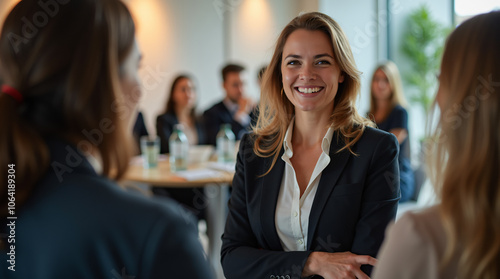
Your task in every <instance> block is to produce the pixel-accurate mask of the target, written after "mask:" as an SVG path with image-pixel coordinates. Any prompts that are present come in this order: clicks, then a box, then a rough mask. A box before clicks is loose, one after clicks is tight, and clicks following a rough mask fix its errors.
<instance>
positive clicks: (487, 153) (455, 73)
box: [374, 12, 500, 279]
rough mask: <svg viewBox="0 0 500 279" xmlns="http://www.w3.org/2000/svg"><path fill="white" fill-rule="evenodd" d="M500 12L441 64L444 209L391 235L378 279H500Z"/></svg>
mask: <svg viewBox="0 0 500 279" xmlns="http://www.w3.org/2000/svg"><path fill="white" fill-rule="evenodd" d="M498 34H500V12H491V13H488V14H482V15H478V16H476V17H473V18H472V19H469V20H467V21H466V22H464V23H462V24H461V25H460V26H459V27H458V28H457V29H456V30H455V31H454V32H453V33H452V34H451V35H450V37H449V38H448V41H447V43H446V48H445V51H444V55H443V60H442V64H441V74H440V77H439V91H438V94H437V98H436V99H437V104H438V105H439V108H440V111H441V116H440V121H439V125H438V128H437V130H436V135H435V142H436V145H435V146H434V149H432V150H431V152H430V155H431V156H432V158H433V161H432V162H433V166H432V171H431V174H432V176H431V177H433V179H434V183H435V185H436V187H437V190H438V194H439V195H440V197H441V204H439V205H437V206H434V207H432V208H430V209H427V210H425V211H423V212H421V213H408V214H406V215H404V216H403V217H402V218H401V220H399V221H398V222H397V223H396V224H395V225H394V226H393V227H391V229H390V230H389V233H388V236H387V238H386V239H387V240H386V243H384V246H383V249H382V251H381V254H380V257H379V264H378V266H377V268H376V270H375V274H374V278H380V279H391V278H398V279H405V278H426V279H433V278H466V279H479V278H481V279H497V278H500V176H499V173H500V133H499V130H500V126H499V123H500V122H499V120H500V52H499V51H498V50H499V49H500V36H498Z"/></svg>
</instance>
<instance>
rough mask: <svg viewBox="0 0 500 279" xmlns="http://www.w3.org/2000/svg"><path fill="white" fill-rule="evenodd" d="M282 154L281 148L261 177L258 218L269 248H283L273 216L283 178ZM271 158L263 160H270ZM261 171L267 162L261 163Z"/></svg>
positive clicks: (266, 165) (283, 164)
mask: <svg viewBox="0 0 500 279" xmlns="http://www.w3.org/2000/svg"><path fill="white" fill-rule="evenodd" d="M282 155H283V150H281V152H280V155H279V157H278V159H277V160H276V163H275V164H274V166H273V168H272V169H271V171H270V172H269V173H268V174H267V175H266V176H264V177H263V178H262V185H261V187H262V191H261V203H260V220H261V224H262V231H263V232H264V237H265V238H266V241H267V243H268V245H269V247H270V249H271V250H275V251H278V250H283V247H282V246H281V242H280V239H279V236H278V233H277V231H276V225H275V222H274V220H275V218H274V216H275V215H276V204H277V203H278V195H279V191H280V188H281V181H282V179H283V172H284V170H285V162H283V160H282V159H281V156H282ZM271 160H272V158H269V160H265V162H271ZM262 166H263V168H262V170H263V171H267V168H268V167H269V165H268V164H262Z"/></svg>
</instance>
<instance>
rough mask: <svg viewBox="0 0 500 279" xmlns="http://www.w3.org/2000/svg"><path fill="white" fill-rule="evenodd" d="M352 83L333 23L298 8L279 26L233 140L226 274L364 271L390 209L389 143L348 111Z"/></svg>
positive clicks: (393, 184)
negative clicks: (250, 122) (255, 101)
mask: <svg viewBox="0 0 500 279" xmlns="http://www.w3.org/2000/svg"><path fill="white" fill-rule="evenodd" d="M359 87H360V72H359V71H358V70H357V68H356V64H355V62H354V58H353V55H352V52H351V49H350V46H349V43H348V41H347V37H346V35H345V34H344V32H343V31H342V29H341V28H340V26H339V25H338V23H337V22H335V21H334V20H333V19H332V18H330V17H329V16H327V15H325V14H322V13H306V14H302V15H300V16H298V17H296V18H295V19H293V20H292V21H291V22H290V23H289V24H288V25H287V26H286V27H285V29H284V30H283V31H282V33H281V35H280V37H279V39H278V41H277V43H276V49H275V52H274V55H273V57H272V59H271V62H270V64H269V66H268V68H267V70H266V71H265V73H264V77H263V84H262V91H261V92H262V93H261V102H260V114H259V119H258V122H257V127H256V128H255V129H254V132H253V133H252V134H247V135H245V136H244V137H243V139H242V140H241V144H240V150H239V153H238V160H237V163H236V173H235V176H234V180H233V187H232V189H233V191H232V193H231V200H230V201H229V214H228V218H227V223H226V228H225V231H224V235H223V237H222V240H223V244H222V267H223V269H224V274H225V276H226V278H228V279H231V278H238V279H244V278H249V279H253V278H301V277H308V276H314V275H319V276H321V277H322V278H339V279H340V278H355V277H357V278H359V279H368V278H369V277H368V276H369V274H370V272H371V266H373V265H375V264H376V260H375V259H374V257H375V255H376V254H377V252H378V249H379V247H380V245H381V243H382V240H383V238H384V231H385V228H386V225H387V224H388V223H389V222H390V221H391V220H392V219H394V217H395V214H396V209H397V204H398V200H399V180H397V181H393V180H388V179H387V176H398V175H399V172H398V170H399V168H398V163H397V158H398V145H397V144H398V143H397V140H396V137H395V136H394V135H392V134H390V133H387V132H384V131H381V130H378V129H374V128H372V127H370V126H371V125H373V123H372V122H371V121H369V120H368V119H366V118H364V117H362V116H361V115H360V114H359V113H358V112H357V111H356V108H355V102H356V98H357V96H358V94H359Z"/></svg>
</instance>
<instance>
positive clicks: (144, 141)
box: [141, 136, 160, 169]
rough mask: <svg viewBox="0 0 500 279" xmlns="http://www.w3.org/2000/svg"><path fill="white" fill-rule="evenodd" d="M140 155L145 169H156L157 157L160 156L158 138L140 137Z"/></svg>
mask: <svg viewBox="0 0 500 279" xmlns="http://www.w3.org/2000/svg"><path fill="white" fill-rule="evenodd" d="M141 153H142V160H143V166H144V168H145V169H152V168H156V167H158V155H159V154H160V138H159V137H158V136H143V137H141Z"/></svg>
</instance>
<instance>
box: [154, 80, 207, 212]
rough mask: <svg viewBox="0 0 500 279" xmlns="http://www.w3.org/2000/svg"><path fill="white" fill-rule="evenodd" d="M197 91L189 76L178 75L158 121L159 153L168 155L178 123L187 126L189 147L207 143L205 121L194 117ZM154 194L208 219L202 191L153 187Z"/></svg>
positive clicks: (198, 189) (185, 127)
mask: <svg viewBox="0 0 500 279" xmlns="http://www.w3.org/2000/svg"><path fill="white" fill-rule="evenodd" d="M195 105H196V88H195V86H194V83H193V80H192V79H191V77H189V76H188V75H179V76H177V77H176V78H175V79H174V81H173V82H172V87H171V88H170V94H169V96H168V101H167V107H166V109H165V113H163V114H161V115H159V116H158V117H157V118H156V133H157V134H158V136H159V137H160V144H161V147H160V152H161V153H169V151H170V150H169V146H168V139H169V138H170V135H171V134H172V133H173V131H174V126H175V125H176V124H179V123H180V124H182V125H183V126H184V133H185V134H186V137H187V138H188V141H189V144H190V145H197V144H205V143H206V137H205V129H204V128H203V126H202V120H201V119H202V118H201V117H196V115H195ZM152 190H153V193H155V194H156V195H160V196H169V197H171V198H173V199H175V200H176V201H178V202H180V203H181V204H183V205H185V206H186V207H187V209H189V210H190V211H191V212H192V213H194V214H195V215H196V216H197V217H198V218H199V219H200V218H205V208H204V206H203V205H205V203H204V202H203V201H201V200H200V199H201V198H202V197H203V188H186V187H182V188H168V189H167V188H165V187H153V189H152Z"/></svg>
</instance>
